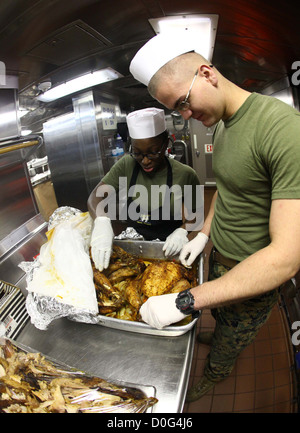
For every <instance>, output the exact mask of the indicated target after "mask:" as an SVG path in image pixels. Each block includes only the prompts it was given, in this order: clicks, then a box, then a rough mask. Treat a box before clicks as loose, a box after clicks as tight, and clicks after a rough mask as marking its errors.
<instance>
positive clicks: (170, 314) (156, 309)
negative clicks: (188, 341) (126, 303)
mask: <svg viewBox="0 0 300 433" xmlns="http://www.w3.org/2000/svg"><path fill="white" fill-rule="evenodd" d="M177 295H178V293H169V294H167V295H160V296H151V298H149V299H148V300H147V301H146V302H145V303H144V304H143V305H142V306H141V308H140V314H141V316H142V319H143V321H144V322H146V323H148V325H150V326H152V327H153V328H156V329H162V328H164V327H165V326H168V325H171V323H176V322H179V321H180V320H182V319H184V318H185V317H186V314H183V313H181V311H179V310H178V308H177V307H176V304H175V299H176V298H177Z"/></svg>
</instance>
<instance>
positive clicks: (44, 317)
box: [19, 206, 98, 330]
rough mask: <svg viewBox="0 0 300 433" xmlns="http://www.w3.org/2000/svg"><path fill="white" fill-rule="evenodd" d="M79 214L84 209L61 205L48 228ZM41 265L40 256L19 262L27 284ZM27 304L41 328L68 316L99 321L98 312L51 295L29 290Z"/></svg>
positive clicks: (29, 311)
mask: <svg viewBox="0 0 300 433" xmlns="http://www.w3.org/2000/svg"><path fill="white" fill-rule="evenodd" d="M78 214H82V211H80V210H79V209H75V208H72V207H68V206H64V207H60V208H58V209H56V210H55V211H54V213H53V214H52V215H51V217H50V218H49V225H48V229H49V230H50V229H52V228H54V227H56V226H57V225H58V224H60V223H62V222H64V221H67V220H68V219H70V218H71V217H73V216H75V215H78ZM83 235H84V234H83ZM39 266H41V263H40V260H39V256H38V257H37V258H35V259H34V260H33V261H32V262H21V263H20V264H19V267H20V268H21V269H22V270H23V271H24V272H25V274H26V282H27V284H28V283H29V282H30V281H32V279H33V277H34V272H35V270H36V269H37V268H38V267H39ZM25 305H26V309H27V312H28V314H29V316H30V319H31V323H32V324H33V325H34V326H35V327H36V328H38V329H41V330H46V329H47V328H48V326H49V324H50V323H51V322H52V321H53V320H56V319H59V318H62V317H68V318H69V319H71V320H76V321H79V322H84V323H90V324H95V323H98V314H97V315H96V314H95V313H94V312H91V311H89V310H87V309H79V308H76V307H74V306H72V305H68V304H64V303H62V302H59V301H57V300H56V299H54V298H52V297H50V296H42V295H40V294H37V293H33V292H28V295H27V297H26V304H25Z"/></svg>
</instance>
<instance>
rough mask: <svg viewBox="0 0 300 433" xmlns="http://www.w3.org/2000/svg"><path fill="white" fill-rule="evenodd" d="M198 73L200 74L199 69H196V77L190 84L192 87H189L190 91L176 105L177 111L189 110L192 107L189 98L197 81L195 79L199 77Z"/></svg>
mask: <svg viewBox="0 0 300 433" xmlns="http://www.w3.org/2000/svg"><path fill="white" fill-rule="evenodd" d="M197 75H198V69H197V71H196V73H195V75H194V78H193V81H192V84H191V85H190V88H189V91H188V92H187V95H186V97H185V98H184V100H183V101H181V102H179V103H178V104H177V105H176V107H175V110H176V111H186V110H188V109H189V108H190V103H189V102H188V99H189V97H190V94H191V90H192V88H193V85H194V82H195V80H196V78H197Z"/></svg>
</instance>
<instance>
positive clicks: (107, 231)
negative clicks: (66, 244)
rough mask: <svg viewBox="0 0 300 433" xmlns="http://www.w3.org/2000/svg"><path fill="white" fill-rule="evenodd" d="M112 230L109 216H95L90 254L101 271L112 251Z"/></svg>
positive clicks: (107, 262)
mask: <svg viewBox="0 0 300 433" xmlns="http://www.w3.org/2000/svg"><path fill="white" fill-rule="evenodd" d="M113 239H114V232H113V229H112V225H111V221H110V218H108V217H105V216H103V217H97V218H96V219H95V221H94V228H93V232H92V237H91V254H92V259H93V261H94V263H95V266H96V268H97V269H99V271H103V269H106V268H107V267H108V265H109V261H110V256H111V252H112V244H113Z"/></svg>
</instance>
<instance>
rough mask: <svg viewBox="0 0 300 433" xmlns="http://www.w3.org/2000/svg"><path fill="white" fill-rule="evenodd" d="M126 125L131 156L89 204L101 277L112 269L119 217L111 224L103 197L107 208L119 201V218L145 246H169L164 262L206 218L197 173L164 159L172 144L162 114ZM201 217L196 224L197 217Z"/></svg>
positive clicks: (135, 115)
mask: <svg viewBox="0 0 300 433" xmlns="http://www.w3.org/2000/svg"><path fill="white" fill-rule="evenodd" d="M126 121H127V125H128V131H129V136H130V138H131V143H132V144H131V149H130V155H125V156H124V157H122V158H121V159H120V160H119V161H118V162H117V163H116V164H115V165H113V167H112V168H111V169H110V171H109V172H108V173H107V174H106V175H105V176H104V178H103V179H102V180H101V182H100V184H99V185H97V186H96V188H95V189H94V191H92V193H91V195H90V197H89V199H88V209H89V212H90V214H91V216H92V218H93V219H94V228H93V231H92V237H91V254H92V258H93V260H94V263H95V266H96V268H97V269H99V270H100V271H102V270H103V269H105V268H107V267H108V265H109V260H110V255H111V251H112V243H113V238H114V230H113V227H112V220H113V219H115V218H116V217H117V216H116V215H115V216H114V217H113V218H112V216H111V215H110V214H109V213H108V212H106V210H105V205H106V204H107V202H106V201H104V196H105V193H107V194H108V204H107V207H109V205H110V204H116V202H117V201H118V204H120V206H119V209H120V213H119V215H118V217H119V218H121V217H122V215H123V216H124V217H123V218H121V219H122V220H127V224H128V226H129V227H133V228H134V229H136V231H137V232H138V233H139V234H140V235H142V236H143V238H144V239H145V240H154V239H159V240H161V241H165V243H164V245H163V251H164V253H165V255H166V256H174V255H176V254H178V253H179V252H180V251H181V249H182V247H183V246H184V245H185V244H186V243H187V242H188V230H189V229H190V231H194V230H196V225H197V224H199V222H200V221H199V218H200V219H201V216H202V217H203V197H202V200H200V201H199V200H198V199H199V197H198V194H197V188H200V182H199V179H198V177H197V175H196V173H195V171H194V170H193V169H192V168H191V167H189V166H187V165H185V164H182V163H181V162H179V161H176V160H175V159H173V158H168V157H167V156H166V150H167V147H168V144H169V140H170V139H169V135H168V131H167V130H166V121H165V113H164V110H161V109H158V108H154V107H153V108H146V109H143V110H137V111H134V112H132V113H130V114H129V115H128V116H127V118H126ZM186 186H189V189H187V188H186ZM112 201H115V203H112ZM187 202H188V203H187ZM122 205H123V206H122ZM197 213H198V214H200V215H199V218H198V221H197V218H195V217H194V215H197ZM192 220H194V221H192ZM188 223H191V224H188ZM191 229H193V230H191Z"/></svg>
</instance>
